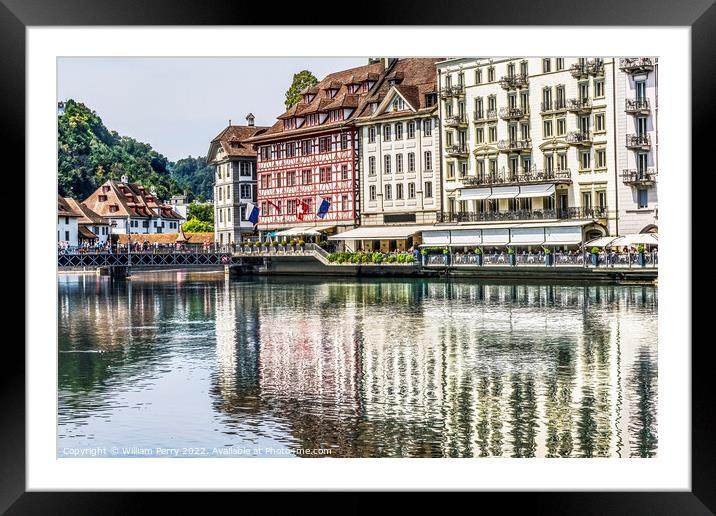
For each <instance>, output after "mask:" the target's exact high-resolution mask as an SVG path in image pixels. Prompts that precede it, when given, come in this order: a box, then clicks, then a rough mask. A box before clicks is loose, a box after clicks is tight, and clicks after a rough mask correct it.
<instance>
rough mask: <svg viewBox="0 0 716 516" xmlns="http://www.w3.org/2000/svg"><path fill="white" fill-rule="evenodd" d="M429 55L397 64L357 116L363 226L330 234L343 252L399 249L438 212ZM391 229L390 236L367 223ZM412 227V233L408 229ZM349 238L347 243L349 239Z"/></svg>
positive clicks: (437, 149) (432, 72)
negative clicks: (343, 244) (340, 243)
mask: <svg viewBox="0 0 716 516" xmlns="http://www.w3.org/2000/svg"><path fill="white" fill-rule="evenodd" d="M438 61H439V59H435V58H409V59H398V60H397V62H395V63H394V64H391V66H390V67H389V69H388V71H387V73H386V75H385V77H384V78H382V80H381V82H380V85H379V87H378V88H377V89H376V90H375V91H374V92H373V93H372V94H371V96H370V97H369V98H368V99H367V101H366V104H365V107H364V108H363V110H362V112H361V113H359V115H358V118H356V121H355V124H356V126H357V127H358V128H359V142H360V143H359V148H360V152H359V171H360V182H359V185H358V188H359V189H360V220H361V226H363V227H362V228H359V229H356V230H353V231H349V232H347V233H345V234H340V235H336V236H334V237H331V238H332V239H341V240H346V244H347V247H348V248H358V249H363V250H381V251H383V252H388V251H393V250H395V249H399V250H405V249H407V248H409V247H410V246H411V245H413V244H415V243H420V242H419V234H420V230H421V226H418V225H419V224H423V225H425V224H433V223H435V221H436V217H437V213H438V211H439V209H440V193H441V188H440V177H439V173H438V170H439V166H438V165H439V155H440V146H439V144H438V141H439V132H438V125H439V124H438V106H437V90H436V70H435V63H436V62H438ZM394 225H395V226H397V225H401V227H400V228H398V227H393V228H390V230H389V231H388V232H386V231H384V230H379V229H377V228H376V230H375V231H374V232H373V233H371V230H370V229H369V228H368V226H394ZM410 225H412V228H411V226H410ZM351 235H355V237H356V238H355V240H353V241H350V236H351Z"/></svg>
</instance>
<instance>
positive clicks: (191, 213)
mask: <svg viewBox="0 0 716 516" xmlns="http://www.w3.org/2000/svg"><path fill="white" fill-rule="evenodd" d="M194 219H197V220H199V221H201V222H209V223H210V224H213V223H214V205H213V204H199V203H196V202H193V203H191V204H190V205H189V208H188V209H187V221H189V220H194Z"/></svg>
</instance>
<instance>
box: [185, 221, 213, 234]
mask: <svg viewBox="0 0 716 516" xmlns="http://www.w3.org/2000/svg"><path fill="white" fill-rule="evenodd" d="M182 229H183V230H184V232H185V233H213V232H214V224H212V223H211V222H205V221H203V220H199V219H190V220H188V221H186V222H185V223H184V224H183V225H182Z"/></svg>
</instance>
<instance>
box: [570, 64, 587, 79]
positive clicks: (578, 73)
mask: <svg viewBox="0 0 716 516" xmlns="http://www.w3.org/2000/svg"><path fill="white" fill-rule="evenodd" d="M569 73H571V74H572V77H574V78H575V79H581V78H583V77H588V76H589V71H588V69H587V63H575V64H573V65H572V66H570V67H569Z"/></svg>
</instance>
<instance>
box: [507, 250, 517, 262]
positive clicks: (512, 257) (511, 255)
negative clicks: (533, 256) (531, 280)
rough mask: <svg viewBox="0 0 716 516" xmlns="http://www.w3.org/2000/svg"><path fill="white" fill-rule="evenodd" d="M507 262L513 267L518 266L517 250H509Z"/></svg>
mask: <svg viewBox="0 0 716 516" xmlns="http://www.w3.org/2000/svg"><path fill="white" fill-rule="evenodd" d="M507 261H508V263H509V264H510V265H511V266H515V265H517V257H516V256H515V250H514V249H513V248H512V247H508V248H507Z"/></svg>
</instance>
